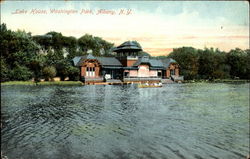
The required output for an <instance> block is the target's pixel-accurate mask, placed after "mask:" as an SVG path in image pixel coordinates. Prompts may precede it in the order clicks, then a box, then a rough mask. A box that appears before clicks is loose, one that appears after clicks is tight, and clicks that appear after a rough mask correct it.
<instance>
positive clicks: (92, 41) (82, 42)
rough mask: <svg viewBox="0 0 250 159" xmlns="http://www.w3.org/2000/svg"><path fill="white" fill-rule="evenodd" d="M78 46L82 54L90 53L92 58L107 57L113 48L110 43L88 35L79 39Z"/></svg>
mask: <svg viewBox="0 0 250 159" xmlns="http://www.w3.org/2000/svg"><path fill="white" fill-rule="evenodd" d="M78 45H79V47H80V50H81V51H82V52H83V53H85V54H86V53H88V51H92V53H93V55H94V56H101V55H109V53H110V49H111V48H112V47H113V44H112V43H109V42H107V41H105V40H103V39H102V38H99V37H94V36H92V35H89V34H85V35H84V36H82V37H80V38H79V39H78Z"/></svg>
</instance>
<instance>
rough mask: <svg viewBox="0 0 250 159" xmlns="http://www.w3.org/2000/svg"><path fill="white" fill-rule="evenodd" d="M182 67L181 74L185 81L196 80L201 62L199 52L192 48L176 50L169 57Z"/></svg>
mask: <svg viewBox="0 0 250 159" xmlns="http://www.w3.org/2000/svg"><path fill="white" fill-rule="evenodd" d="M168 57H169V58H173V59H175V60H176V61H177V62H178V64H179V65H180V68H181V71H180V73H181V74H182V75H184V77H185V79H194V78H196V77H197V75H198V69H199V62H198V54H197V50H196V49H195V48H192V47H182V48H176V49H174V50H173V52H171V53H170V54H169V55H168Z"/></svg>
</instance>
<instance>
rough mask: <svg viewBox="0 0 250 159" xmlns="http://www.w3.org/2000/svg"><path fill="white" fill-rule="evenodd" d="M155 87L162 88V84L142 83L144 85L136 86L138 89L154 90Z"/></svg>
mask: <svg viewBox="0 0 250 159" xmlns="http://www.w3.org/2000/svg"><path fill="white" fill-rule="evenodd" d="M155 87H162V83H152V84H148V83H144V84H141V83H140V84H138V88H155Z"/></svg>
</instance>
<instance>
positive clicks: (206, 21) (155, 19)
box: [1, 0, 249, 54]
mask: <svg viewBox="0 0 250 159" xmlns="http://www.w3.org/2000/svg"><path fill="white" fill-rule="evenodd" d="M53 8H55V9H76V10H81V9H91V10H99V9H106V10H119V9H121V8H125V9H131V10H132V15H130V16H127V17H125V16H119V17H118V16H107V15H105V16H90V15H89V16H79V15H65V14H64V15H63V14H62V15H56V16H55V15H49V14H48V15H29V14H26V15H13V14H11V13H12V12H14V11H15V10H16V9H25V10H31V9H47V10H49V9H53ZM1 23H6V24H7V27H8V28H10V29H13V30H17V29H24V30H26V31H28V32H31V33H32V34H45V33H46V32H49V31H52V30H54V31H58V32H62V33H63V34H65V35H67V36H69V35H72V36H76V37H80V36H82V35H83V34H85V33H89V34H93V35H95V36H101V37H103V38H104V39H106V40H109V41H111V42H113V43H115V44H117V45H118V44H119V43H121V42H122V41H124V40H138V41H139V42H141V43H142V45H143V46H144V47H145V48H148V49H147V51H149V52H150V51H151V53H152V54H163V53H164V48H165V52H167V49H168V50H169V49H171V48H174V47H180V46H183V45H192V46H193V47H198V48H203V47H210V46H211V47H219V48H220V49H222V50H228V49H230V48H234V47H240V48H243V49H245V48H248V47H249V45H248V43H249V40H248V38H249V31H248V29H249V3H248V2H247V1H70V0H69V1H4V2H2V3H1ZM222 27H223V29H224V30H221V29H222ZM111 31H112V32H111ZM212 37H213V38H212ZM226 37H227V38H226ZM218 38H219V40H218ZM223 38H224V39H223ZM157 49H158V52H157V51H156V50H157ZM160 50H161V51H162V53H160Z"/></svg>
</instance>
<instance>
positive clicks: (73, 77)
mask: <svg viewBox="0 0 250 159" xmlns="http://www.w3.org/2000/svg"><path fill="white" fill-rule="evenodd" d="M68 76H69V80H70V81H78V80H79V79H80V69H79V68H76V67H74V66H70V67H69V68H68Z"/></svg>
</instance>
